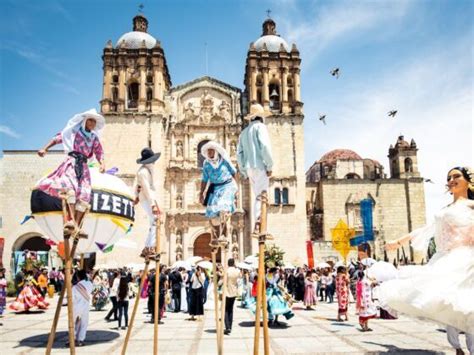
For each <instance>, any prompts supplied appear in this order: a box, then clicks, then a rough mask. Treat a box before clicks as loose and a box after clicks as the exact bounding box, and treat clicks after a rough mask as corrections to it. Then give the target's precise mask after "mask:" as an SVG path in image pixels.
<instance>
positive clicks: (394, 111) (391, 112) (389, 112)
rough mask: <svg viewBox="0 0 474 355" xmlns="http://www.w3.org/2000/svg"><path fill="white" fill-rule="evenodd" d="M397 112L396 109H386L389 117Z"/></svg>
mask: <svg viewBox="0 0 474 355" xmlns="http://www.w3.org/2000/svg"><path fill="white" fill-rule="evenodd" d="M397 112H398V111H397V110H391V111H388V115H389V116H390V117H395V115H396V114H397Z"/></svg>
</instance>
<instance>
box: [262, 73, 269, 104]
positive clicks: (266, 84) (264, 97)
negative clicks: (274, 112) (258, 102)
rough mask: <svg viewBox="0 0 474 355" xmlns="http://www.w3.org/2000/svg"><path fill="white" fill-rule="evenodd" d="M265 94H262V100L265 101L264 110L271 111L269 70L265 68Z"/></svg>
mask: <svg viewBox="0 0 474 355" xmlns="http://www.w3.org/2000/svg"><path fill="white" fill-rule="evenodd" d="M262 71H263V92H262V94H263V95H262V99H263V108H264V109H265V110H269V109H270V93H269V92H268V89H269V88H268V84H269V81H268V68H263V69H262Z"/></svg>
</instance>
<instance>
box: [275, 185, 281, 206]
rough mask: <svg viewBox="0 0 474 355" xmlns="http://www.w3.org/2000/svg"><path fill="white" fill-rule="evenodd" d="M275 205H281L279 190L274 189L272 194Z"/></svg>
mask: <svg viewBox="0 0 474 355" xmlns="http://www.w3.org/2000/svg"><path fill="white" fill-rule="evenodd" d="M274 199H275V205H280V204H281V190H280V189H279V188H278V187H276V188H275V192H274Z"/></svg>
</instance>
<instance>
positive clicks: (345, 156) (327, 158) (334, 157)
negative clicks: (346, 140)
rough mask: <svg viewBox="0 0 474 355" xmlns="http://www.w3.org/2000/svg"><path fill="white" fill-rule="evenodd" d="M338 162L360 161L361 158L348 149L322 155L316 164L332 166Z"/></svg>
mask: <svg viewBox="0 0 474 355" xmlns="http://www.w3.org/2000/svg"><path fill="white" fill-rule="evenodd" d="M338 160H362V158H361V157H360V155H359V154H357V153H356V152H354V151H353V150H350V149H334V150H331V151H330V152H327V153H326V154H324V155H323V156H322V157H321V159H319V161H318V163H322V164H325V165H326V164H327V165H333V164H335V163H336V161H338Z"/></svg>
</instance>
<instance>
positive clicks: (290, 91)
mask: <svg viewBox="0 0 474 355" xmlns="http://www.w3.org/2000/svg"><path fill="white" fill-rule="evenodd" d="M288 102H290V103H292V102H293V90H291V89H289V90H288Z"/></svg>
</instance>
